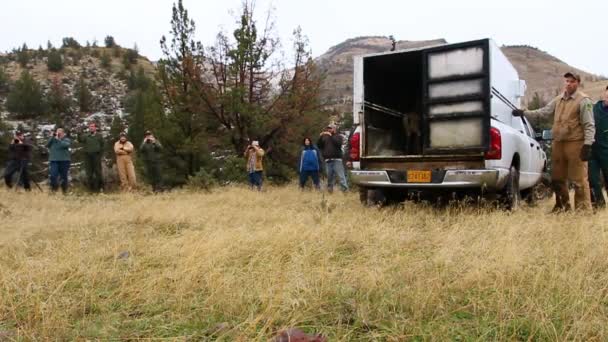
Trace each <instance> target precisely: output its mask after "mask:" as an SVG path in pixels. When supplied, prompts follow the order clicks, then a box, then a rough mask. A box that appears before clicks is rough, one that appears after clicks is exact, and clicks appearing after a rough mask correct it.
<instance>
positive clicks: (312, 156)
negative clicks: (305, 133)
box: [298, 137, 323, 190]
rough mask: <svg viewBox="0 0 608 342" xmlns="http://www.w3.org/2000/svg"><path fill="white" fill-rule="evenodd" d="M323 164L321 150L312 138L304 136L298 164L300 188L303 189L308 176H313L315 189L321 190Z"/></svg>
mask: <svg viewBox="0 0 608 342" xmlns="http://www.w3.org/2000/svg"><path fill="white" fill-rule="evenodd" d="M321 165H323V159H322V157H321V151H319V149H318V148H317V147H316V146H315V145H313V143H312V141H311V140H310V138H308V137H307V138H304V143H303V145H302V150H301V151H300V164H299V166H298V171H299V172H300V189H302V190H303V189H304V186H305V185H306V182H307V181H308V178H311V179H312V182H313V184H314V186H315V189H317V190H321V185H320V180H319V173H320V172H321Z"/></svg>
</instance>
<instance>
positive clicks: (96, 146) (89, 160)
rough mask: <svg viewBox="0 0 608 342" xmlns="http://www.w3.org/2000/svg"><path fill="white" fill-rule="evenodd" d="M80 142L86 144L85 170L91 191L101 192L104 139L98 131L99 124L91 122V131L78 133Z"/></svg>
mask: <svg viewBox="0 0 608 342" xmlns="http://www.w3.org/2000/svg"><path fill="white" fill-rule="evenodd" d="M78 142H80V143H81V144H83V146H84V148H83V150H84V170H85V173H86V175H87V187H88V188H89V190H90V191H91V192H99V191H101V190H102V189H103V177H102V175H101V172H102V171H101V161H102V157H103V145H104V141H103V137H102V136H101V134H99V133H98V132H97V124H96V123H94V122H91V123H90V124H89V131H88V132H87V133H84V132H83V133H81V134H79V135H78Z"/></svg>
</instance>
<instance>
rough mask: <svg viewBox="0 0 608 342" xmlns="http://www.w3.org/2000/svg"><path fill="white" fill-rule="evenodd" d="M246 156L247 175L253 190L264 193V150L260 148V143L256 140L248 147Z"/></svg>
mask: <svg viewBox="0 0 608 342" xmlns="http://www.w3.org/2000/svg"><path fill="white" fill-rule="evenodd" d="M244 155H245V159H246V160H247V175H248V177H249V184H250V185H251V189H253V188H254V187H255V188H257V190H258V191H262V182H263V172H264V165H263V164H262V159H263V158H264V150H263V149H262V148H261V147H260V144H259V142H258V141H255V140H254V141H253V142H252V143H251V145H248V146H247V149H245V153H244Z"/></svg>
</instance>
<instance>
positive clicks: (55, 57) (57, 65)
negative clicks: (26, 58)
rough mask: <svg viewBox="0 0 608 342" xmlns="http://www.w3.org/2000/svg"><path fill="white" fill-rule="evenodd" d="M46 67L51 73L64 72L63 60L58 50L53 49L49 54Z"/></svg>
mask: <svg viewBox="0 0 608 342" xmlns="http://www.w3.org/2000/svg"><path fill="white" fill-rule="evenodd" d="M46 67H47V68H48V69H49V71H52V72H58V71H61V70H63V58H62V57H61V54H60V53H59V51H57V49H52V50H51V51H50V52H49V57H48V59H47V62H46Z"/></svg>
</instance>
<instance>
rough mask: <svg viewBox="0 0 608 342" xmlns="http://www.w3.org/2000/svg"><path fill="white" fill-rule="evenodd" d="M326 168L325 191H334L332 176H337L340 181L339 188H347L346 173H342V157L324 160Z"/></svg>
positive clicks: (345, 189) (343, 189)
mask: <svg viewBox="0 0 608 342" xmlns="http://www.w3.org/2000/svg"><path fill="white" fill-rule="evenodd" d="M325 165H326V166H327V167H326V170H327V191H329V192H332V191H334V177H337V178H338V181H339V182H340V188H341V190H342V191H347V190H348V184H347V183H346V175H345V174H344V165H343V164H342V159H332V160H327V161H325Z"/></svg>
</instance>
